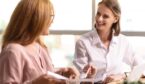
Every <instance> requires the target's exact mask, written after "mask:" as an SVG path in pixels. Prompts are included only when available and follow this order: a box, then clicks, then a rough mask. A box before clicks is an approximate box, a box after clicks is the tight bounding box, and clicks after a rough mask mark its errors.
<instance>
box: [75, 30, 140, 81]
mask: <svg viewBox="0 0 145 84" xmlns="http://www.w3.org/2000/svg"><path fill="white" fill-rule="evenodd" d="M134 59H136V58H135V57H134V52H133V49H132V46H131V45H130V44H129V42H128V40H127V39H126V37H125V36H124V35H121V34H120V35H119V36H113V38H112V40H111V42H110V45H109V49H106V48H105V47H104V44H103V43H102V42H101V40H100V38H99V36H98V34H97V32H96V30H92V31H91V32H88V33H86V34H84V35H83V36H82V37H81V38H80V39H79V40H78V41H77V42H76V46H75V58H74V61H73V63H74V65H75V66H76V67H77V68H78V70H79V71H80V72H82V69H83V68H84V66H85V65H87V64H88V63H93V64H94V65H95V66H96V67H97V75H96V79H97V80H98V81H100V80H103V79H104V78H105V77H106V76H107V75H111V74H122V73H124V72H130V70H131V68H132V65H136V64H137V62H138V61H137V60H134Z"/></svg>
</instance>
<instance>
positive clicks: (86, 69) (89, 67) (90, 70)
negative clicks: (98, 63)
mask: <svg viewBox="0 0 145 84" xmlns="http://www.w3.org/2000/svg"><path fill="white" fill-rule="evenodd" d="M83 72H85V73H87V74H88V76H87V78H93V77H95V75H96V73H97V68H96V67H95V66H94V65H93V64H88V65H86V66H85V67H84V69H83Z"/></svg>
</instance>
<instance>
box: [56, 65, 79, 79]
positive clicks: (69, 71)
mask: <svg viewBox="0 0 145 84" xmlns="http://www.w3.org/2000/svg"><path fill="white" fill-rule="evenodd" d="M56 73H58V74H60V75H63V76H65V77H68V78H69V79H77V78H78V77H79V72H78V71H77V69H75V68H74V67H67V68H59V69H57V70H56Z"/></svg>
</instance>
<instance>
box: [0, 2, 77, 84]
mask: <svg viewBox="0 0 145 84" xmlns="http://www.w3.org/2000/svg"><path fill="white" fill-rule="evenodd" d="M53 18H54V10H53V6H52V3H51V2H50V1H49V0H20V2H19V3H18V5H17V7H16V8H15V10H14V12H13V14H12V16H11V19H10V22H9V24H8V26H7V28H6V30H5V33H4V36H3V42H2V52H1V54H0V84H58V83H59V84H61V83H62V84H64V83H65V81H64V80H58V79H56V78H54V77H52V76H50V75H46V72H47V71H51V72H54V73H59V74H61V73H63V75H64V76H66V77H68V78H75V77H76V75H77V74H76V73H75V71H74V70H73V69H72V68H60V69H58V70H57V71H56V70H55V69H54V67H53V64H52V61H51V58H50V56H49V52H48V50H47V47H46V46H45V44H44V43H43V41H42V40H41V38H40V36H41V35H48V32H49V27H50V25H51V23H52V22H53Z"/></svg>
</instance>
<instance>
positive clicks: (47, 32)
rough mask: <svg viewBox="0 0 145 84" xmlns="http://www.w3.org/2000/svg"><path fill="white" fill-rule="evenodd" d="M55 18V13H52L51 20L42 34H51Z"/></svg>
mask: <svg viewBox="0 0 145 84" xmlns="http://www.w3.org/2000/svg"><path fill="white" fill-rule="evenodd" d="M53 20H54V15H51V20H50V22H49V24H48V26H47V28H46V29H45V30H44V31H43V32H42V35H48V34H49V27H50V26H51V24H52V23H53Z"/></svg>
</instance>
